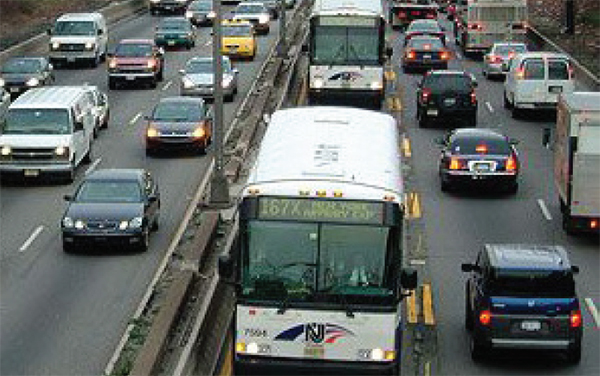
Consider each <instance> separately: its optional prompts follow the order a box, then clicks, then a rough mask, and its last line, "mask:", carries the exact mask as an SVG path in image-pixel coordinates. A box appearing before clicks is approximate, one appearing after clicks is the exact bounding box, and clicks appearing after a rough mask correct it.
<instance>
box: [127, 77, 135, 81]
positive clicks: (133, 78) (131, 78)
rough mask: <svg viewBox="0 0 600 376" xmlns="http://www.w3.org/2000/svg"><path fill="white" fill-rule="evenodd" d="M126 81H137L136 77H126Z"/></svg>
mask: <svg viewBox="0 0 600 376" xmlns="http://www.w3.org/2000/svg"><path fill="white" fill-rule="evenodd" d="M125 79H126V80H127V81H133V80H135V76H125Z"/></svg>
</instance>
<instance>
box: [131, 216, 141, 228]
mask: <svg viewBox="0 0 600 376" xmlns="http://www.w3.org/2000/svg"><path fill="white" fill-rule="evenodd" d="M142 223H144V218H142V217H135V218H133V219H132V220H131V221H129V228H141V227H142Z"/></svg>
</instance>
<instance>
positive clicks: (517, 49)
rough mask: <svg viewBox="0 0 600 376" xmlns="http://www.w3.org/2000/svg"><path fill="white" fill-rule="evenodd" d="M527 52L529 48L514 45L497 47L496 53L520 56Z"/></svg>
mask: <svg viewBox="0 0 600 376" xmlns="http://www.w3.org/2000/svg"><path fill="white" fill-rule="evenodd" d="M523 52H527V47H525V45H520V44H513V45H500V46H496V49H495V50H494V53H495V54H496V55H502V56H508V55H509V54H511V53H513V54H518V53H523Z"/></svg>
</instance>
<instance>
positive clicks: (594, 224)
mask: <svg viewBox="0 0 600 376" xmlns="http://www.w3.org/2000/svg"><path fill="white" fill-rule="evenodd" d="M598 224H599V223H598V220H597V219H592V220H591V221H590V229H592V230H597V229H598Z"/></svg>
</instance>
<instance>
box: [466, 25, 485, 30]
mask: <svg viewBox="0 0 600 376" xmlns="http://www.w3.org/2000/svg"><path fill="white" fill-rule="evenodd" d="M467 27H468V29H469V30H477V31H481V30H483V26H482V25H481V24H478V23H470V24H468V26H467Z"/></svg>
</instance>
